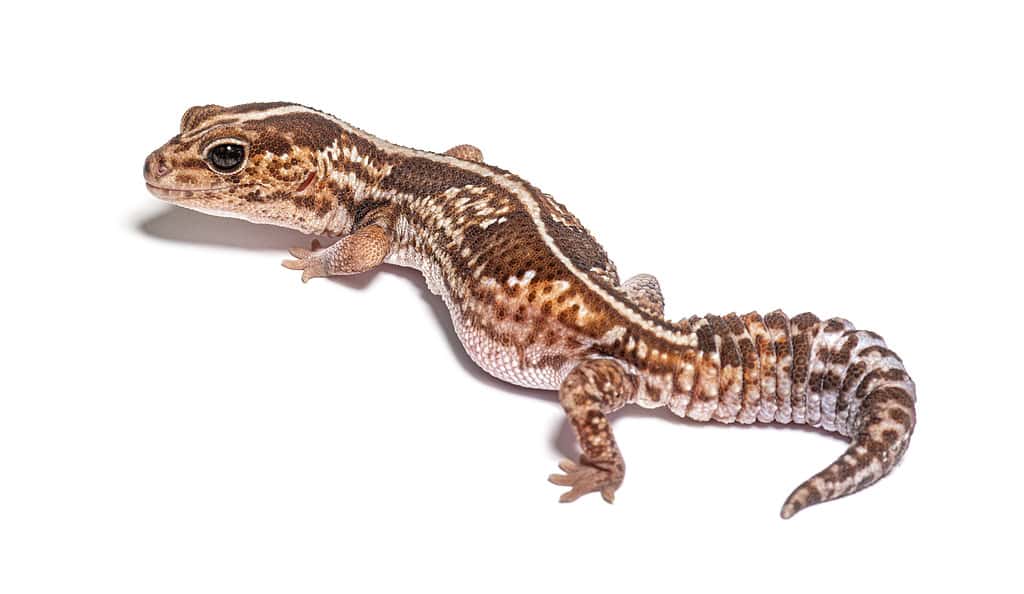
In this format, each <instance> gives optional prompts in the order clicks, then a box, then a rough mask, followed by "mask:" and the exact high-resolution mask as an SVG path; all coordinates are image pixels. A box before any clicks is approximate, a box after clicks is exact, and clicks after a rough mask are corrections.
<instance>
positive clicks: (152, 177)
mask: <svg viewBox="0 0 1024 594" xmlns="http://www.w3.org/2000/svg"><path fill="white" fill-rule="evenodd" d="M170 172H171V168H170V167H168V165H167V161H166V160H164V158H163V156H162V155H160V154H159V152H158V151H153V152H152V153H150V154H149V156H148V157H146V163H145V164H144V165H143V167H142V175H143V177H145V178H146V181H147V182H153V181H156V180H158V179H160V178H161V177H163V176H165V175H167V174H168V173H170Z"/></svg>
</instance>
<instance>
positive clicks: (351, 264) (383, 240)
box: [281, 225, 391, 282]
mask: <svg viewBox="0 0 1024 594" xmlns="http://www.w3.org/2000/svg"><path fill="white" fill-rule="evenodd" d="M390 250H391V240H390V238H389V237H388V234H387V232H386V231H385V230H384V228H383V227H381V226H380V225H368V226H366V227H363V228H361V229H359V230H357V231H356V232H355V233H352V234H351V235H346V236H345V237H342V238H341V239H339V240H338V241H337V242H336V243H334V244H333V245H331V246H330V247H327V248H326V249H323V250H321V249H320V245H319V243H318V242H317V241H315V240H314V241H313V249H312V250H307V249H305V248H292V249H290V250H288V253H290V254H291V255H292V256H295V257H296V258H298V259H297V260H284V261H283V262H281V265H282V266H284V267H285V268H290V269H292V270H301V271H302V282H308V281H309V279H311V278H317V277H321V276H332V275H337V274H358V273H360V272H366V271H367V270H370V269H371V268H375V267H377V266H378V265H380V263H381V262H383V261H384V258H385V257H386V256H387V255H388V252H389V251H390Z"/></svg>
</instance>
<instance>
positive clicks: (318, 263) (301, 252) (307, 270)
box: [281, 239, 327, 283]
mask: <svg viewBox="0 0 1024 594" xmlns="http://www.w3.org/2000/svg"><path fill="white" fill-rule="evenodd" d="M311 248H312V249H308V250H307V249H306V248H300V247H294V248H292V249H290V250H288V253H289V254H291V255H292V256H294V257H296V258H298V260H283V261H282V262H281V265H282V266H284V267H285V268H289V269H291V270H301V271H302V282H304V283H305V282H309V279H311V278H318V277H323V276H327V262H326V259H325V258H324V256H323V253H322V252H320V242H319V241H317V240H315V239H314V240H313V244H312V246H311Z"/></svg>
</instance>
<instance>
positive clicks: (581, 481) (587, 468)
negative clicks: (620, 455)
mask: <svg viewBox="0 0 1024 594" xmlns="http://www.w3.org/2000/svg"><path fill="white" fill-rule="evenodd" d="M558 467H559V468H560V469H561V470H562V472H564V473H565V474H552V475H550V476H549V477H548V481H550V482H552V483H554V484H556V485H559V486H561V487H570V489H569V490H568V491H566V492H565V493H562V496H561V497H559V498H558V500H559V501H560V502H562V503H569V502H571V501H576V500H577V499H579V498H580V497H582V496H583V495H586V494H587V493H591V492H594V491H599V492H600V493H601V497H602V498H603V499H604V500H605V501H607V502H608V503H613V502H614V501H615V490H616V489H618V488H619V485H621V484H622V477H623V474H624V473H623V471H622V470H621V468H620V467H618V466H616V467H615V469H614V470H606V469H604V468H599V467H597V466H595V465H593V464H591V463H590V462H589V461H587V460H586V459H584V458H581V459H580V462H579V464H577V463H576V462H573V461H572V460H562V461H561V462H559V463H558Z"/></svg>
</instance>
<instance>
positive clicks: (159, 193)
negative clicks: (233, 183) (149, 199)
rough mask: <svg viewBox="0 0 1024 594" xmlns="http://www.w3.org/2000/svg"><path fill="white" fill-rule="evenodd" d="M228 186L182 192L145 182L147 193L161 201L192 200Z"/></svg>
mask: <svg viewBox="0 0 1024 594" xmlns="http://www.w3.org/2000/svg"><path fill="white" fill-rule="evenodd" d="M228 187H229V186H217V187H215V188H197V189H194V190H182V189H178V188H164V187H161V186H156V185H153V184H151V183H149V182H146V189H147V190H149V193H150V194H152V195H154V196H156V197H157V198H160V199H163V200H177V199H179V198H192V197H193V196H195V195H197V194H205V193H207V192H215V191H217V190H225V189H227V188H228Z"/></svg>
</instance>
